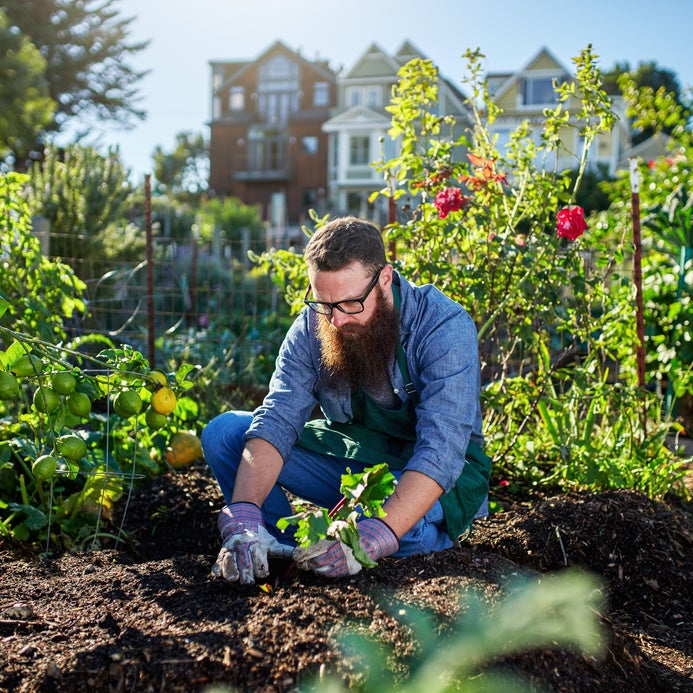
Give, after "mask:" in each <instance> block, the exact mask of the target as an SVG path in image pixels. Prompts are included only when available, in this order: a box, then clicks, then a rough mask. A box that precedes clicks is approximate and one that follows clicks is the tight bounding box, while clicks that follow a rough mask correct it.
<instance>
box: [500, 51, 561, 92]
mask: <svg viewBox="0 0 693 693" xmlns="http://www.w3.org/2000/svg"><path fill="white" fill-rule="evenodd" d="M541 63H544V65H546V64H548V65H550V67H551V69H555V70H556V72H559V71H560V72H562V73H563V74H565V75H566V76H570V75H571V72H570V71H569V70H567V69H566V68H565V67H564V66H563V65H562V64H561V62H560V61H559V60H558V59H557V58H556V57H555V56H554V55H553V54H552V53H551V52H550V51H549V49H548V48H545V47H542V48H541V49H540V50H539V52H538V53H537V54H536V55H535V56H534V57H533V58H532V59H531V60H530V61H529V62H528V63H527V64H526V65H525V66H524V67H523V68H522V69H520V70H518V71H517V72H514V73H513V74H512V75H511V76H510V77H509V78H508V79H506V80H505V82H503V83H502V84H501V85H500V86H499V87H498V90H497V91H496V93H495V99H496V100H497V101H500V99H501V98H502V97H503V95H504V94H505V92H507V91H508V90H509V89H510V88H511V87H512V86H513V85H514V84H515V83H516V82H517V81H518V80H519V79H521V78H522V77H523V76H524V75H526V74H527V73H528V72H531V71H532V70H545V69H547V68H546V67H545V66H542V67H539V65H540V64H541ZM487 79H489V80H491V81H493V80H494V79H495V78H494V75H493V73H490V74H489V75H488V77H487Z"/></svg>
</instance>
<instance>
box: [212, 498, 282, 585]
mask: <svg viewBox="0 0 693 693" xmlns="http://www.w3.org/2000/svg"><path fill="white" fill-rule="evenodd" d="M217 525H218V527H219V531H220V532H221V538H222V540H223V542H224V543H223V544H222V545H221V551H219V555H218V556H217V560H216V563H215V564H214V565H213V566H212V574H213V575H215V576H216V577H223V578H224V580H228V581H229V582H240V583H241V585H252V584H253V583H254V582H255V578H266V577H267V576H268V575H269V566H268V563H267V557H268V556H281V557H283V558H290V557H291V554H292V552H293V549H294V547H293V546H287V545H286V544H281V543H279V542H278V541H277V540H276V539H275V538H274V537H273V536H272V535H271V534H270V533H269V532H268V531H267V529H266V528H265V523H264V521H263V519H262V511H261V510H260V508H258V507H257V505H255V504H254V503H231V504H230V505H227V506H226V507H225V508H224V509H223V510H222V511H221V512H220V513H219V517H218V519H217Z"/></svg>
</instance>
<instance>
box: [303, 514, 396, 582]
mask: <svg viewBox="0 0 693 693" xmlns="http://www.w3.org/2000/svg"><path fill="white" fill-rule="evenodd" d="M357 526H358V528H359V542H360V544H361V547H362V548H363V550H364V551H365V552H366V554H368V557H369V558H370V559H371V560H373V561H377V560H378V559H379V558H382V557H383V556H389V555H390V554H393V553H395V551H397V549H399V540H398V539H397V535H396V534H395V533H394V532H393V531H392V530H391V529H390V527H388V525H386V524H385V523H384V522H383V521H382V520H378V519H376V518H373V517H368V518H366V519H364V520H361V521H360V522H358V523H357ZM293 559H294V561H295V562H296V565H297V566H298V567H299V568H300V569H301V570H312V571H313V572H314V573H317V574H318V575H322V576H324V577H330V578H338V577H345V576H347V575H356V573H358V572H359V571H360V570H361V568H362V566H361V564H360V563H359V562H358V561H357V560H356V558H354V552H353V551H352V550H351V547H350V546H347V545H346V544H345V543H343V542H341V541H329V540H328V539H321V540H320V541H319V542H317V543H316V544H314V545H313V546H310V547H308V548H307V549H304V548H302V547H300V546H299V547H297V548H296V549H294V552H293Z"/></svg>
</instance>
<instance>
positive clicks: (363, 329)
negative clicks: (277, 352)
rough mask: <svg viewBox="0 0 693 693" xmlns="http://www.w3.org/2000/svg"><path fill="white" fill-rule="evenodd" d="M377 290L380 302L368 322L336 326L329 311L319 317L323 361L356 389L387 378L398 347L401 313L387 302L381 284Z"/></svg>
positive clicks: (333, 374)
mask: <svg viewBox="0 0 693 693" xmlns="http://www.w3.org/2000/svg"><path fill="white" fill-rule="evenodd" d="M374 291H376V292H377V294H376V298H377V301H378V304H377V306H376V308H375V311H374V312H373V315H372V316H371V318H370V320H369V321H368V322H367V323H366V324H365V325H362V324H354V323H349V324H347V325H345V326H344V327H342V328H337V327H334V326H333V325H331V324H330V321H329V318H328V317H327V316H326V315H320V316H319V319H318V338H319V339H320V349H321V354H320V360H321V362H322V365H323V366H324V367H325V368H326V369H327V370H328V371H329V373H330V375H332V376H335V377H337V378H340V379H344V380H346V382H348V383H349V384H350V385H351V387H352V389H353V390H357V389H359V388H360V387H364V388H366V389H369V386H370V387H373V386H376V385H377V384H382V383H383V382H387V380H388V373H389V370H390V365H391V364H392V360H393V357H394V354H395V349H396V348H397V339H398V337H399V316H398V313H397V311H396V310H395V309H394V308H390V307H389V306H388V305H387V303H386V302H385V297H384V295H383V291H382V289H381V288H380V287H379V286H378V287H376V289H375V290H374Z"/></svg>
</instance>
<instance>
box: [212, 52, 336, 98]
mask: <svg viewBox="0 0 693 693" xmlns="http://www.w3.org/2000/svg"><path fill="white" fill-rule="evenodd" d="M272 53H283V54H284V55H287V56H289V57H291V58H293V59H294V60H297V61H298V62H300V63H302V64H303V65H304V66H305V67H306V68H308V69H310V70H314V71H316V72H318V73H320V74H322V75H323V76H324V77H325V79H328V80H335V79H336V74H335V72H334V71H333V70H332V69H330V67H329V66H328V64H327V62H324V61H316V62H313V61H311V60H307V59H306V58H304V57H303V56H302V55H301V54H300V53H299V52H297V51H295V50H292V49H291V48H289V47H288V46H287V45H286V44H285V43H283V42H282V41H280V40H279V39H277V40H276V41H275V42H274V43H273V44H271V45H270V46H269V48H267V49H265V50H264V51H263V52H262V53H261V54H260V55H259V56H258V57H257V58H255V60H246V61H243V62H240V61H226V62H224V61H221V60H214V61H210V64H211V65H213V66H227V65H231V66H237V69H236V70H233V71H232V72H230V74H229V76H228V77H227V78H226V79H225V80H224V83H223V84H222V85H221V87H219V89H218V91H220V90H222V89H224V88H225V87H227V86H228V85H229V84H232V83H233V82H235V81H237V80H238V79H239V77H241V76H242V75H243V74H244V73H245V72H246V71H247V70H250V69H252V68H253V67H254V66H255V65H257V63H260V62H262V61H263V60H264V59H265V58H267V57H268V56H269V55H271V54H272Z"/></svg>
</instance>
